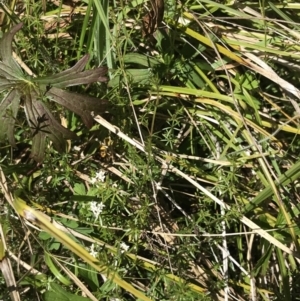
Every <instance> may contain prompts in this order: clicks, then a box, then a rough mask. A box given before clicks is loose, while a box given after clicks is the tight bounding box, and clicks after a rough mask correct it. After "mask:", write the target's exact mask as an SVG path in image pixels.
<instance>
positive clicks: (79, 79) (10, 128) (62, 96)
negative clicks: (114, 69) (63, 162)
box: [0, 23, 107, 162]
mask: <svg viewBox="0 0 300 301" xmlns="http://www.w3.org/2000/svg"><path fill="white" fill-rule="evenodd" d="M22 26H23V24H22V23H19V24H17V25H16V26H14V27H13V28H12V29H11V30H10V31H9V32H7V33H5V34H4V35H3V38H2V39H1V41H0V56H1V61H0V79H1V81H0V92H6V91H7V93H6V95H5V96H4V98H3V99H2V101H1V104H0V140H4V139H6V138H7V139H8V141H9V143H10V144H11V145H12V146H15V144H16V142H15V137H14V128H15V123H16V119H17V115H18V111H19V109H20V108H21V107H23V108H24V110H25V114H26V119H27V123H28V125H29V127H30V128H31V132H32V149H31V156H32V158H34V160H36V161H37V162H41V161H42V160H43V158H44V151H45V146H46V143H47V138H49V139H50V140H51V141H52V143H53V146H54V148H55V149H56V150H58V151H64V150H65V147H66V140H67V139H74V138H76V137H77V136H76V134H75V133H74V132H72V131H70V130H69V129H67V128H65V127H64V126H62V125H61V124H60V123H59V122H58V120H57V119H56V118H55V116H54V115H53V114H52V112H51V110H50V108H49V102H51V101H52V102H56V103H58V104H60V105H62V106H64V107H65V108H67V109H68V110H70V111H72V112H74V113H76V114H77V115H79V116H80V117H81V119H82V121H83V123H84V124H85V126H87V127H88V128H90V127H91V126H92V123H93V118H92V116H91V113H92V112H94V113H95V114H97V113H102V112H104V111H105V109H106V108H107V101H106V100H104V99H98V98H96V97H92V96H88V95H83V94H78V93H74V92H69V91H65V90H63V89H64V88H66V87H71V86H78V85H82V84H90V83H94V82H106V80H107V78H106V77H105V74H106V72H107V68H106V67H97V68H95V69H93V70H84V68H85V66H86V64H87V63H88V60H89V55H85V56H84V57H82V58H81V59H80V60H79V61H78V62H77V63H76V64H75V66H73V67H72V68H70V69H67V70H65V71H63V72H61V73H58V74H52V75H49V76H44V77H32V76H29V75H27V74H24V72H23V71H22V69H21V67H20V65H19V64H18V63H17V62H16V60H15V59H14V58H13V52H12V41H13V38H14V36H15V34H16V33H17V32H18V31H19V30H20V29H21V28H22Z"/></svg>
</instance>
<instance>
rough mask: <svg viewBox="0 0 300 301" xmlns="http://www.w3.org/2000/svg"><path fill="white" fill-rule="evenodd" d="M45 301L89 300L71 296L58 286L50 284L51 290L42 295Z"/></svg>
mask: <svg viewBox="0 0 300 301" xmlns="http://www.w3.org/2000/svg"><path fill="white" fill-rule="evenodd" d="M44 299H45V301H89V300H90V299H89V298H85V297H82V296H78V295H75V294H71V293H69V292H67V291H66V290H64V289H63V288H62V287H61V286H60V285H58V284H56V283H54V282H52V283H51V290H50V291H47V292H46V293H45V294H44Z"/></svg>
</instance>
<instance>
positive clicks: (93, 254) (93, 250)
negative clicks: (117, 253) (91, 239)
mask: <svg viewBox="0 0 300 301" xmlns="http://www.w3.org/2000/svg"><path fill="white" fill-rule="evenodd" d="M89 251H90V254H91V255H92V256H93V257H95V258H96V256H97V255H98V252H96V251H95V245H94V244H92V245H91V247H90V249H89Z"/></svg>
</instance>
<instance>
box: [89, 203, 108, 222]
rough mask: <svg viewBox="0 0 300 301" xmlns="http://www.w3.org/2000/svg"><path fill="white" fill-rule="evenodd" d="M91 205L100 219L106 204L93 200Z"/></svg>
mask: <svg viewBox="0 0 300 301" xmlns="http://www.w3.org/2000/svg"><path fill="white" fill-rule="evenodd" d="M90 206H91V210H92V212H93V214H94V216H95V218H96V219H98V217H99V215H100V213H101V212H102V211H103V209H104V207H105V205H104V204H103V203H102V202H101V203H98V202H95V201H93V202H91V204H90Z"/></svg>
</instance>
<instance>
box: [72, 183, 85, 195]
mask: <svg viewBox="0 0 300 301" xmlns="http://www.w3.org/2000/svg"><path fill="white" fill-rule="evenodd" d="M74 192H75V194H78V195H85V194H86V191H85V187H84V184H83V183H76V184H75V185H74Z"/></svg>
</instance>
